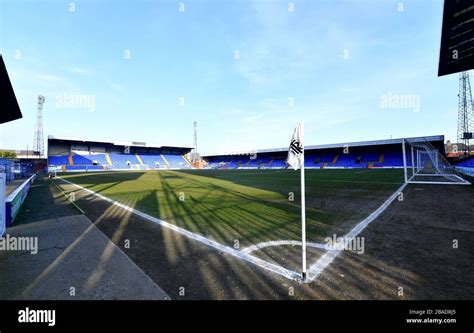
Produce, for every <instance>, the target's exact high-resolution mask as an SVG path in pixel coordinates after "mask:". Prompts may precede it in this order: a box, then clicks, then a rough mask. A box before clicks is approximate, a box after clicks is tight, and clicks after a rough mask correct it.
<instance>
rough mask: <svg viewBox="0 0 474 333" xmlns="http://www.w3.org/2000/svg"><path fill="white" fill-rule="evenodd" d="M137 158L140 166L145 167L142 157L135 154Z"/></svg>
mask: <svg viewBox="0 0 474 333" xmlns="http://www.w3.org/2000/svg"><path fill="white" fill-rule="evenodd" d="M135 157H136V158H137V161H138V163H139V164H140V165H144V163H143V161H142V158H141V157H140V155H138V154H135Z"/></svg>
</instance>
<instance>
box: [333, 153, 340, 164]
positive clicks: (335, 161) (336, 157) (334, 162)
mask: <svg viewBox="0 0 474 333" xmlns="http://www.w3.org/2000/svg"><path fill="white" fill-rule="evenodd" d="M338 158H339V155H334V158H333V159H332V164H336V163H337V160H338Z"/></svg>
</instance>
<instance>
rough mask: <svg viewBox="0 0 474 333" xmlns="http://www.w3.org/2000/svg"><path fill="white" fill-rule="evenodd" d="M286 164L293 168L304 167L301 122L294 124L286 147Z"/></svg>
mask: <svg viewBox="0 0 474 333" xmlns="http://www.w3.org/2000/svg"><path fill="white" fill-rule="evenodd" d="M287 162H288V164H289V165H290V166H291V167H292V168H293V170H298V169H300V168H301V167H304V145H303V124H302V123H300V124H298V126H296V128H295V131H294V133H293V137H292V138H291V143H290V148H289V149H288V159H287Z"/></svg>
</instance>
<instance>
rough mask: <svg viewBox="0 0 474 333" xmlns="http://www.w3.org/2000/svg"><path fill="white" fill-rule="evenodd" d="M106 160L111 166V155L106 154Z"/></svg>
mask: <svg viewBox="0 0 474 333" xmlns="http://www.w3.org/2000/svg"><path fill="white" fill-rule="evenodd" d="M105 159H106V160H107V163H108V164H109V165H112V160H111V159H110V155H109V154H105Z"/></svg>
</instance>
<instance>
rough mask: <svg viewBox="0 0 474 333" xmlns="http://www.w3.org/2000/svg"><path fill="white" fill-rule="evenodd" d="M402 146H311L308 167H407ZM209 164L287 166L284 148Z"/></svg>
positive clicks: (212, 159)
mask: <svg viewBox="0 0 474 333" xmlns="http://www.w3.org/2000/svg"><path fill="white" fill-rule="evenodd" d="M400 150H401V149H400V147H399V146H398V145H396V146H388V145H387V146H378V147H354V148H352V149H350V150H349V152H348V153H347V154H344V153H343V152H341V149H326V150H320V151H312V150H308V151H306V153H305V167H306V168H368V167H371V168H381V167H385V168H387V167H388V168H392V167H403V159H402V154H401V151H400ZM207 162H208V164H207V167H208V168H229V169H237V168H254V169H257V168H286V167H287V164H286V157H283V156H282V153H281V152H277V153H275V155H272V154H271V153H270V154H269V153H265V154H264V156H262V155H260V156H258V157H257V158H256V159H250V158H249V156H213V157H210V158H209V159H208V160H207Z"/></svg>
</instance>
